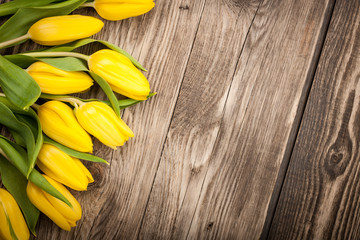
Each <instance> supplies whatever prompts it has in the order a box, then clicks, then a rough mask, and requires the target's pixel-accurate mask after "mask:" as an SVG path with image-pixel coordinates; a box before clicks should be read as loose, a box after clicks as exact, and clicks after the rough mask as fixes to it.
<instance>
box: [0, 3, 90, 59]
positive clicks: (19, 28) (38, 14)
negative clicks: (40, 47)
mask: <svg viewBox="0 0 360 240" xmlns="http://www.w3.org/2000/svg"><path fill="white" fill-rule="evenodd" d="M28 1H29V2H32V1H33V0H28ZM84 2H85V0H68V1H64V2H60V3H56V4H51V5H47V6H43V7H32V8H20V9H19V10H18V11H17V12H16V13H15V14H14V15H13V16H12V17H11V18H10V19H9V20H7V21H6V22H5V23H4V24H3V25H2V26H1V27H0V42H5V41H8V40H11V39H14V38H17V37H20V36H23V35H25V34H26V33H27V32H28V30H29V29H30V27H31V26H32V25H33V24H34V23H35V22H37V21H38V20H40V19H42V18H45V17H51V16H59V15H67V14H69V13H71V12H72V11H74V10H75V9H76V8H78V7H79V6H80V5H81V4H83V3H84ZM0 65H1V64H0Z"/></svg>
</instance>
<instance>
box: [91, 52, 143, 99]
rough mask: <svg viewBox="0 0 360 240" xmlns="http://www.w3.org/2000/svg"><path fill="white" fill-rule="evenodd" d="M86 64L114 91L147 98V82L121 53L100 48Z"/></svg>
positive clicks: (135, 97) (138, 97)
mask: <svg viewBox="0 0 360 240" xmlns="http://www.w3.org/2000/svg"><path fill="white" fill-rule="evenodd" d="M88 65H89V69H90V70H91V71H93V72H94V73H96V74H98V75H99V76H100V77H102V78H103V79H104V80H105V81H107V82H108V83H109V85H110V87H111V88H112V90H114V91H115V92H117V93H120V94H121V95H124V96H127V97H129V98H132V99H135V100H146V99H147V96H148V95H149V93H150V85H149V82H148V81H147V79H146V78H145V76H144V75H143V74H142V73H141V72H140V71H139V70H138V69H137V68H136V67H135V66H134V65H133V64H132V62H131V61H130V60H129V59H128V58H127V57H125V56H124V55H123V54H121V53H118V52H116V51H113V50H109V49H102V50H100V51H97V52H96V53H94V54H92V55H91V56H90V58H89V61H88Z"/></svg>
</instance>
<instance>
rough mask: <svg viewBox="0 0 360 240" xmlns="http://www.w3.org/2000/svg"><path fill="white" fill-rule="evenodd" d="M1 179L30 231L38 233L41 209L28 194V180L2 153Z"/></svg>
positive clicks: (0, 158) (0, 163)
mask: <svg viewBox="0 0 360 240" xmlns="http://www.w3.org/2000/svg"><path fill="white" fill-rule="evenodd" d="M0 174H1V180H2V183H3V184H4V186H5V187H6V189H7V190H8V191H9V192H10V193H11V195H12V196H13V197H14V198H15V200H16V202H17V203H18V204H19V206H20V208H21V210H22V212H23V214H24V217H25V220H26V223H27V225H28V227H29V229H30V231H31V232H32V233H33V234H34V235H36V233H35V226H36V223H37V221H38V218H39V214H40V212H39V210H38V209H37V208H36V207H35V206H34V205H33V204H32V203H31V202H30V200H29V198H28V197H27V194H26V186H27V180H26V178H25V177H24V175H22V174H21V172H19V170H18V169H16V168H15V167H14V166H13V165H12V164H11V163H10V162H9V161H7V160H6V159H5V158H4V157H3V156H1V155H0Z"/></svg>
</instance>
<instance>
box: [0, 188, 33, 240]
mask: <svg viewBox="0 0 360 240" xmlns="http://www.w3.org/2000/svg"><path fill="white" fill-rule="evenodd" d="M6 216H8V218H9V220H10V223H11V227H12V228H13V230H14V233H15V235H16V237H17V238H18V239H19V240H27V239H29V237H30V233H29V229H28V227H27V225H26V222H25V219H24V217H23V215H22V213H21V210H20V208H19V206H18V204H17V203H16V201H15V199H14V197H13V196H12V195H11V194H10V193H9V192H8V191H6V190H5V189H2V188H0V237H1V238H2V239H3V238H4V239H10V240H11V239H12V237H11V233H10V228H9V225H8V220H7V217H6Z"/></svg>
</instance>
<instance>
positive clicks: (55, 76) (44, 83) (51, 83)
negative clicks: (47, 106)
mask: <svg viewBox="0 0 360 240" xmlns="http://www.w3.org/2000/svg"><path fill="white" fill-rule="evenodd" d="M27 72H28V73H29V74H30V76H31V77H32V78H33V79H34V80H35V81H36V82H37V83H38V84H39V86H40V88H41V91H42V92H43V93H49V94H71V93H78V92H83V91H85V90H87V89H88V88H90V87H91V86H92V85H93V80H92V78H91V77H90V76H89V75H88V74H86V73H84V72H75V71H64V70H61V69H59V68H56V67H53V66H51V65H49V64H47V63H44V62H35V63H33V64H31V65H30V66H29V68H28V69H27Z"/></svg>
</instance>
